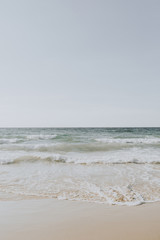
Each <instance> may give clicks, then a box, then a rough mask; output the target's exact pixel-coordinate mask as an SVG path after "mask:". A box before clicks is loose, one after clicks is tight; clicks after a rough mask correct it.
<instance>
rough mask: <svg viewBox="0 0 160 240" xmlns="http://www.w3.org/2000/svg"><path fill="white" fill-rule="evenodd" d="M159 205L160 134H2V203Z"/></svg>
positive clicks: (61, 130)
mask: <svg viewBox="0 0 160 240" xmlns="http://www.w3.org/2000/svg"><path fill="white" fill-rule="evenodd" d="M34 198H35V199H40V198H42V199H43V198H55V199H66V200H74V201H87V202H97V203H107V204H116V205H138V204H142V203H147V202H155V201H159V200H160V128H6V129H5V128H3V129H2V128H1V129H0V200H3V201H4V200H21V199H34Z"/></svg>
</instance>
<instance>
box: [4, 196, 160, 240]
mask: <svg viewBox="0 0 160 240" xmlns="http://www.w3.org/2000/svg"><path fill="white" fill-rule="evenodd" d="M0 239H1V240H11V239H12V240H28V239H31V240H32V239H38V240H51V239H52V240H54V239H55V240H62V239H63V240H82V239H83V240H95V239H96V240H97V239H100V240H103V239H105V240H106V239H109V240H121V239H122V240H132V239H136V240H160V203H159V202H158V203H149V204H144V205H140V206H130V207H129V206H108V205H106V204H95V203H85V202H72V201H64V200H61V201H58V200H48V199H46V200H22V201H1V202H0Z"/></svg>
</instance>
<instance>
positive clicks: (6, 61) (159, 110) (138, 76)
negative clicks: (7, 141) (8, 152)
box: [0, 0, 160, 127]
mask: <svg viewBox="0 0 160 240" xmlns="http://www.w3.org/2000/svg"><path fill="white" fill-rule="evenodd" d="M63 126H64V127H76V126H77V127H94V126H95V127H122V126H127V127H130V126H131V127H134V126H142V127H143V126H144V127H146V126H153V127H154V126H159V127H160V1H159V0H95V1H94V0H14V1H13V0H10V1H9V0H0V127H63Z"/></svg>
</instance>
